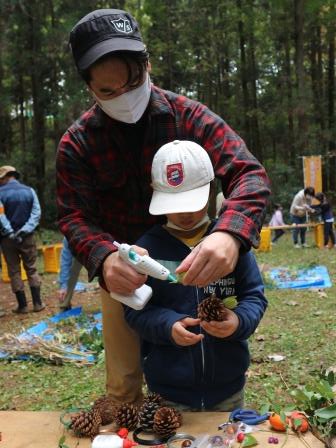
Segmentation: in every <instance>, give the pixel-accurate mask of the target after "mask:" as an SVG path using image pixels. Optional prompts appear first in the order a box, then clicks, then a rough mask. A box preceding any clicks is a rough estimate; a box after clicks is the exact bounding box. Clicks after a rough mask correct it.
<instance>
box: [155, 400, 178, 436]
mask: <svg viewBox="0 0 336 448" xmlns="http://www.w3.org/2000/svg"><path fill="white" fill-rule="evenodd" d="M181 423H182V416H181V414H180V413H179V412H178V411H177V410H176V409H174V408H169V407H163V408H159V409H158V410H157V411H156V412H155V414H154V425H153V430H154V432H155V433H156V434H159V435H160V436H168V435H170V434H173V433H175V431H176V429H177V428H179V427H180V426H181Z"/></svg>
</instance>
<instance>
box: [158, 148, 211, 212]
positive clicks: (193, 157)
mask: <svg viewBox="0 0 336 448" xmlns="http://www.w3.org/2000/svg"><path fill="white" fill-rule="evenodd" d="M214 178H215V174H214V170H213V167H212V163H211V160H210V157H209V156H208V153H207V152H206V150H205V149H203V148H202V146H200V145H198V144H197V143H195V142H191V141H188V140H183V141H180V140H175V141H173V142H170V143H167V144H166V145H163V146H162V147H161V148H160V149H159V150H158V151H157V153H156V154H155V156H154V159H153V164H152V188H153V196H152V200H151V203H150V206H149V213H150V214H151V215H165V214H167V213H187V212H197V211H199V210H201V209H202V208H203V207H205V205H206V203H207V202H208V199H209V193H210V182H211V181H212V180H213V179H214Z"/></svg>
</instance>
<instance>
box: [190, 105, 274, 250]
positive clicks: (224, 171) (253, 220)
mask: <svg viewBox="0 0 336 448" xmlns="http://www.w3.org/2000/svg"><path fill="white" fill-rule="evenodd" d="M182 98H183V97H182ZM183 101H186V100H185V99H184V100H183ZM188 101H189V100H187V102H188ZM193 104H195V106H194V107H190V108H188V107H186V105H184V107H183V109H184V110H185V111H188V112H187V113H188V116H187V117H185V118H184V119H183V120H182V121H183V122H184V123H186V133H187V134H188V138H189V139H191V140H195V141H196V142H197V143H199V144H200V145H201V146H203V148H205V149H206V150H207V151H208V154H209V156H210V158H211V160H212V163H213V166H214V171H215V176H216V178H217V179H219V180H220V182H221V185H222V190H223V193H224V196H225V200H224V202H223V205H222V208H221V211H220V215H219V219H218V223H217V225H216V227H215V228H214V229H213V231H219V230H220V231H226V232H229V233H231V234H233V235H235V236H236V237H237V238H238V239H239V240H240V241H241V242H242V245H243V247H245V249H249V248H250V247H251V245H252V246H254V247H257V246H258V245H259V242H260V235H259V231H260V229H261V227H262V224H263V221H264V218H265V210H266V203H267V200H268V197H269V194H270V185H269V179H268V177H267V174H266V171H265V169H264V167H263V166H262V165H261V164H260V162H259V161H258V160H257V159H256V158H255V157H254V156H253V155H252V154H251V153H250V152H249V151H248V149H247V148H246V145H245V143H244V141H243V140H242V139H241V138H240V137H239V136H238V135H237V134H236V133H235V132H234V131H233V130H232V129H231V128H230V126H228V125H227V123H225V121H223V120H222V118H220V117H219V116H217V115H216V114H215V113H213V112H212V111H210V110H209V109H208V108H207V107H205V106H204V105H202V104H200V103H195V102H193Z"/></svg>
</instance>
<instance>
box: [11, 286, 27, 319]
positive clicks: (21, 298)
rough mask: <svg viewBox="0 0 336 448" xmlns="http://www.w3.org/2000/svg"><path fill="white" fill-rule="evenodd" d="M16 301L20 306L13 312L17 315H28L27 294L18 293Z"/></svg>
mask: <svg viewBox="0 0 336 448" xmlns="http://www.w3.org/2000/svg"><path fill="white" fill-rule="evenodd" d="M15 295H16V300H17V302H18V304H19V306H18V307H17V308H16V309H15V310H12V311H13V313H16V314H27V313H28V307H27V300H26V294H25V292H24V291H16V293H15Z"/></svg>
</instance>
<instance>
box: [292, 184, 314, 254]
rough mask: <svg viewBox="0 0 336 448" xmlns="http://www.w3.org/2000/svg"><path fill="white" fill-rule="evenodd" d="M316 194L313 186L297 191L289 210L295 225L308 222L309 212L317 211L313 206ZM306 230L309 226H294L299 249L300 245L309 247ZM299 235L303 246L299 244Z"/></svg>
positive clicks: (294, 240)
mask: <svg viewBox="0 0 336 448" xmlns="http://www.w3.org/2000/svg"><path fill="white" fill-rule="evenodd" d="M314 196H315V189H314V188H313V187H307V188H305V189H303V190H300V191H299V192H298V193H296V195H295V196H294V198H293V201H292V204H291V206H290V210H289V212H290V216H291V220H292V223H293V224H294V225H296V224H306V222H307V214H308V213H315V210H314V209H313V208H312V207H311V205H312V200H313V198H314ZM306 232H307V227H299V228H296V229H295V228H294V230H293V243H294V247H295V248H296V249H299V248H300V247H309V246H308V244H307V243H306ZM299 235H300V241H301V246H300V245H299Z"/></svg>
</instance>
